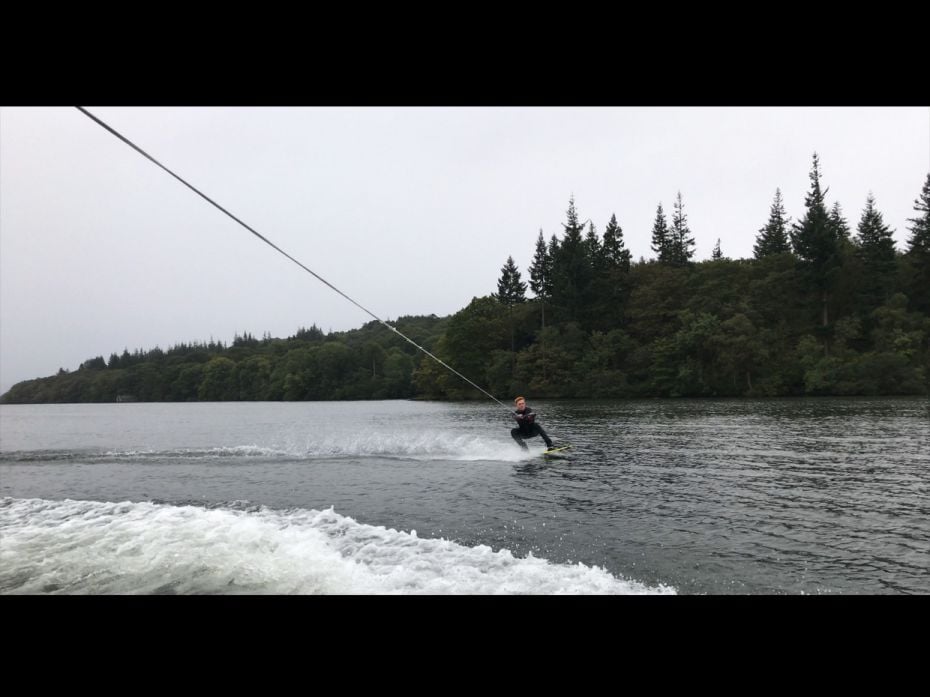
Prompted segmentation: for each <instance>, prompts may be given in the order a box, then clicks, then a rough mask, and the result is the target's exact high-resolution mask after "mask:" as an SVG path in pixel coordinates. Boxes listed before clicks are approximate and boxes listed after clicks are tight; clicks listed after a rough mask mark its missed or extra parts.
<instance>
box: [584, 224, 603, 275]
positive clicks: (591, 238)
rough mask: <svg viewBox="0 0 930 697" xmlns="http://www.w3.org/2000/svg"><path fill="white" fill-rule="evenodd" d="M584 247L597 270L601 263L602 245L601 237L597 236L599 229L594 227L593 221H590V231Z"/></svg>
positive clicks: (586, 236)
mask: <svg viewBox="0 0 930 697" xmlns="http://www.w3.org/2000/svg"><path fill="white" fill-rule="evenodd" d="M584 248H585V253H586V254H587V255H588V260H589V261H590V263H591V266H592V268H593V269H594V270H595V271H597V269H598V268H599V267H600V265H601V249H602V245H601V240H600V238H599V237H598V236H597V230H596V229H595V227H594V223H592V222H591V221H588V233H587V234H586V235H585V238H584Z"/></svg>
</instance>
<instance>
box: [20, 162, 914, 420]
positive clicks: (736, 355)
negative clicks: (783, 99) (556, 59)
mask: <svg viewBox="0 0 930 697" xmlns="http://www.w3.org/2000/svg"><path fill="white" fill-rule="evenodd" d="M827 194H828V188H827V187H825V186H824V183H823V177H822V174H821V166H820V161H819V159H818V157H817V155H816V154H815V155H814V158H813V164H812V167H811V171H810V187H809V190H808V192H807V195H806V197H805V201H804V214H803V216H802V217H801V218H800V219H798V220H796V221H794V222H792V221H791V220H790V219H789V218H788V216H787V214H786V212H785V206H784V201H783V200H782V195H781V191H780V189H776V190H775V192H774V199H773V201H772V204H771V207H770V209H769V211H768V214H767V219H766V213H765V211H761V212H760V220H759V221H758V222H757V223H756V225H759V223H762V224H761V227H756V226H751V227H750V226H748V225H747V227H748V229H749V230H753V229H755V230H757V232H755V244H754V247H753V253H754V255H753V258H751V259H729V258H727V257H726V256H725V254H724V252H725V250H721V247H720V240H719V239H718V240H717V244H716V246H715V248H714V253H713V255H712V258H711V259H709V260H706V261H695V260H694V249H695V246H696V245H695V233H694V232H692V230H691V228H690V224H689V221H688V215H687V213H686V211H685V202H684V198H683V196H682V193H681V192H677V195H676V197H675V199H674V201H673V204H672V213H671V217H670V218H669V217H668V215H667V213H666V211H665V209H664V208H663V206H662V204H661V203H660V204H659V205H658V206H657V209H656V215H655V220H654V223H653V228H652V237H651V240H652V242H651V250H652V252H653V254H654V255H655V256H654V257H653V258H652V259H650V260H645V259H643V258H640V260H639V261H638V262H634V261H633V255H632V254H631V252H630V250H628V249H627V248H626V244H625V240H624V234H623V229H622V227H621V224H620V222H619V221H620V220H621V219H622V218H621V217H618V215H617V214H614V215H612V216H611V218H610V220H609V221H608V222H607V224H606V226H605V228H604V233H603V235H600V234H598V231H597V228H596V226H595V224H594V222H593V221H589V220H586V221H585V223H587V226H585V223H582V222H580V221H581V220H582V216H581V214H580V213H579V212H578V210H577V209H576V207H575V202H574V200H573V199H570V201H569V205H568V210H567V212H566V222H565V223H563V224H562V228H563V229H562V231H561V234H560V235H555V234H553V235H551V236H550V237H549V239H548V240H547V239H546V238H545V235H544V233H543V231H542V230H540V231H539V235H538V238H537V240H536V243H535V253H534V255H533V258H532V262H531V264H530V267H529V269H528V277H527V280H526V281H524V280H523V277H522V274H521V272H520V270H519V268H518V267H517V265H516V264H515V263H514V261H513V257H512V256H508V257H507V259H506V262H505V263H504V265H503V267H502V269H501V274H500V278H499V281H498V284H497V290H496V292H491V293H489V294H488V295H486V296H483V297H476V298H473V299H472V300H471V302H470V303H469V304H468V305H467V306H466V307H465V308H463V309H462V310H460V311H458V312H456V313H455V314H453V315H451V316H449V317H446V318H437V317H435V316H430V317H402V318H400V319H398V320H397V322H396V323H395V326H396V327H397V329H398V330H399V331H401V332H403V333H404V334H406V335H407V336H409V337H410V338H411V339H412V340H413V341H415V342H417V343H419V344H421V345H423V346H424V347H425V348H427V349H428V350H429V351H431V352H433V353H434V354H436V355H437V356H438V357H439V358H441V359H442V360H443V361H445V362H446V363H448V364H449V365H451V366H453V367H454V368H455V369H456V370H458V371H459V372H461V373H462V374H464V375H466V376H468V377H469V378H470V379H471V380H473V381H474V382H475V383H477V384H479V385H483V386H484V387H485V388H486V389H487V390H488V391H489V392H492V393H494V394H496V395H498V396H500V397H502V398H507V397H511V396H512V395H514V394H517V393H526V394H528V395H531V396H532V397H533V398H534V399H538V398H627V397H775V396H795V395H902V394H928V393H930V175H928V176H927V179H926V181H925V183H924V185H923V188H922V190H921V191H920V193H919V196H918V198H917V200H916V201H915V203H914V210H915V216H914V217H913V218H911V219H909V220H908V223H909V226H908V230H909V233H910V235H909V237H908V239H907V242H906V248H905V249H897V248H896V246H895V241H894V238H893V232H894V231H893V230H891V229H890V228H889V226H888V225H887V224H886V223H885V222H884V220H883V217H882V213H881V211H880V208H879V202H878V201H876V199H875V197H874V196H872V195H871V194H869V196H868V197H867V199H866V201H864V202H862V208H861V214H860V215H859V218H858V220H856V221H854V222H853V223H852V224H851V223H850V221H848V220H847V219H846V217H845V216H844V213H843V210H842V207H841V206H840V204H839V202H834V203H833V204H832V205H830V204H829V203H828V201H827ZM699 232H701V233H702V234H703V231H699ZM712 232H713V231H707V236H708V237H709V238H710V239H714V237H713V236H712ZM747 234H753V233H751V232H749V233H747ZM489 290H490V289H489ZM528 293H530V294H531V296H528ZM414 397H420V398H430V399H471V398H483V397H482V395H481V394H480V393H479V392H478V391H477V390H475V389H474V388H471V387H469V386H468V385H467V384H466V383H464V382H463V381H462V380H461V379H460V378H458V377H457V376H455V375H453V374H452V373H450V372H449V371H447V370H445V369H444V368H443V367H442V366H440V365H438V364H437V363H436V362H434V361H432V360H431V359H430V358H428V357H426V356H425V355H423V354H422V353H421V352H419V351H417V350H416V349H415V348H414V347H413V346H411V345H410V344H409V343H407V342H405V341H404V340H403V339H401V338H400V337H398V336H397V335H396V334H394V333H393V332H390V331H389V330H388V329H386V328H385V327H383V326H381V325H380V324H379V323H377V322H370V323H368V324H366V325H365V326H364V327H362V328H360V329H357V330H352V331H349V332H341V333H331V334H328V335H324V334H323V332H321V331H320V330H319V329H317V328H316V327H315V326H314V327H311V329H307V330H300V331H298V332H297V334H296V335H295V336H292V337H289V338H287V339H273V338H271V337H269V336H266V337H264V338H263V339H261V340H257V339H255V338H254V337H252V336H250V335H249V334H246V335H245V336H242V337H239V336H237V337H236V338H235V340H234V341H233V343H232V345H229V346H227V345H224V344H222V343H215V342H210V343H208V344H192V345H183V344H182V345H179V346H175V347H173V348H171V349H169V350H167V351H161V350H160V349H157V348H156V349H152V350H150V351H142V350H137V351H135V352H134V353H129V352H128V351H125V350H124V351H123V353H122V354H119V355H118V354H115V353H114V354H112V355H111V356H110V359H109V360H104V359H103V357H102V356H98V357H96V358H92V359H89V360H87V361H85V362H84V363H83V364H82V365H81V366H80V368H78V369H77V370H76V371H73V372H68V371H65V370H61V371H59V374H58V375H54V376H50V377H47V378H41V379H37V380H29V381H26V382H22V383H19V384H17V385H15V386H14V387H13V388H12V389H11V390H10V391H9V392H8V393H7V394H5V395H4V396H3V397H2V401H3V402H5V403H37V402H111V401H116V400H117V399H120V398H126V399H136V400H139V401H192V400H199V401H222V400H327V399H391V398H414Z"/></svg>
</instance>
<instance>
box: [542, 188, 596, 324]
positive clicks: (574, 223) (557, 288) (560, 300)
mask: <svg viewBox="0 0 930 697" xmlns="http://www.w3.org/2000/svg"><path fill="white" fill-rule="evenodd" d="M567 215H568V222H567V223H563V225H562V227H563V228H565V236H564V237H563V238H562V240H561V242H559V243H558V249H557V251H556V253H555V255H554V256H553V258H552V296H553V304H554V305H556V306H557V307H561V308H564V309H565V310H567V311H568V316H569V319H571V320H576V319H578V318H579V311H580V310H581V308H582V307H583V306H584V305H585V304H586V301H587V296H588V293H589V290H590V286H591V278H592V269H591V260H590V258H589V257H588V254H587V249H586V245H585V240H584V238H582V236H581V230H582V225H581V223H579V222H578V212H577V211H576V210H575V198H574V196H573V197H571V198H570V199H569V205H568V213H567Z"/></svg>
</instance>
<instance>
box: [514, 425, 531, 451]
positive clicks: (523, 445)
mask: <svg viewBox="0 0 930 697" xmlns="http://www.w3.org/2000/svg"><path fill="white" fill-rule="evenodd" d="M510 435H511V436H512V437H513V439H514V440H515V441H517V445H519V446H520V447H521V448H523V449H524V450H529V448H527V447H526V443H524V442H523V438H521V437H520V429H519V428H512V429H510Z"/></svg>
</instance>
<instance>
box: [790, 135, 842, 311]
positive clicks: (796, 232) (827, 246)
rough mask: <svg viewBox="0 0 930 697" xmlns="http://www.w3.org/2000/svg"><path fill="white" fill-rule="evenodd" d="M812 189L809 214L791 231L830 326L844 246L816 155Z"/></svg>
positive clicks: (812, 172)
mask: <svg viewBox="0 0 930 697" xmlns="http://www.w3.org/2000/svg"><path fill="white" fill-rule="evenodd" d="M810 180H811V190H810V193H808V194H807V195H806V197H805V199H804V203H805V205H806V206H807V212H806V214H805V215H804V218H803V219H802V220H801V221H799V222H798V223H795V224H794V225H793V226H792V229H791V244H792V246H793V247H794V252H795V254H797V255H798V256H799V257H800V258H801V259H802V260H803V262H804V263H805V264H806V265H807V267H808V269H809V270H810V272H811V276H812V279H813V282H814V284H815V286H816V287H817V289H818V290H819V291H820V300H821V307H822V324H823V326H824V327H826V326H827V325H828V324H829V315H828V309H827V308H828V305H827V303H828V300H829V291H830V288H831V286H832V283H833V280H834V277H835V272H836V270H837V269H838V268H839V264H840V246H839V240H838V232H837V228H836V226H835V224H834V223H833V222H831V220H830V217H829V215H828V214H827V209H826V205H825V203H824V199H825V196H826V191H821V189H820V159H819V158H818V157H817V153H814V164H813V167H812V168H811V173H810Z"/></svg>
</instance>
